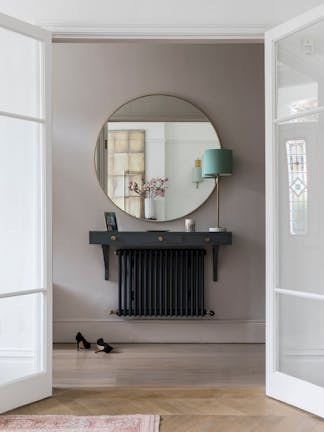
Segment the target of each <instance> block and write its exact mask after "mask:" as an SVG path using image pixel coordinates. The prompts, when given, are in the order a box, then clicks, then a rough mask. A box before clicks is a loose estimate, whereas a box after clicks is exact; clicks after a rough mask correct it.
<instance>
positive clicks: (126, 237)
mask: <svg viewBox="0 0 324 432" xmlns="http://www.w3.org/2000/svg"><path fill="white" fill-rule="evenodd" d="M89 243H90V244H99V245H101V246H102V250H103V256H104V264H105V279H106V280H109V248H110V246H112V247H114V248H116V249H118V248H123V249H125V248H143V249H144V248H147V249H149V248H154V249H157V248H158V249H160V248H197V247H212V249H213V280H214V281H217V273H218V271H217V268H218V249H219V246H221V245H230V244H232V233H231V232H176V231H167V232H164V231H159V232H157V231H154V232H152V231H90V232H89Z"/></svg>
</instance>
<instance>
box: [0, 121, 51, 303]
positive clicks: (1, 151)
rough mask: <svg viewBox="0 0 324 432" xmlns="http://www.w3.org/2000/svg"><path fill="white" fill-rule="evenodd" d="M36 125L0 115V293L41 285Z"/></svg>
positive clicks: (39, 135)
mask: <svg viewBox="0 0 324 432" xmlns="http://www.w3.org/2000/svg"><path fill="white" fill-rule="evenodd" d="M42 127H43V126H42V125H40V124H38V123H35V122H29V121H24V120H21V119H14V118H10V117H3V116H0V196H1V202H2V205H1V211H0V238H1V242H0V262H1V263H5V265H2V266H1V271H0V294H1V293H11V292H15V291H26V290H32V289H40V288H43V281H42V271H41V268H42V260H41V247H42V240H41V239H42V230H43V224H42V221H41V204H42V183H43V179H42V171H41V155H42V150H41V145H42ZM0 303H1V299H0Z"/></svg>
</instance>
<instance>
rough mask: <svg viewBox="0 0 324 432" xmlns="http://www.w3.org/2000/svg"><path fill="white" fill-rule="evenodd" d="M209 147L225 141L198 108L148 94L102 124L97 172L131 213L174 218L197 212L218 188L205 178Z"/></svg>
mask: <svg viewBox="0 0 324 432" xmlns="http://www.w3.org/2000/svg"><path fill="white" fill-rule="evenodd" d="M209 148H220V142H219V139H218V136H217V133H216V131H215V129H214V127H213V126H212V124H211V123H210V122H209V120H208V118H207V117H206V116H205V114H204V113H202V112H201V111H200V110H199V109H198V108H196V107H195V106H193V105H192V104H191V103H189V102H187V101H185V100H183V99H180V98H177V97H174V96H166V95H150V96H143V97H141V98H138V99H134V100H132V101H130V102H128V103H126V104H125V105H123V106H122V107H121V108H119V109H118V110H117V111H116V112H115V113H114V114H113V115H112V116H111V117H110V118H109V119H108V120H107V122H106V123H105V124H104V126H103V127H102V129H101V131H100V134H99V137H98V140H97V145H96V151H95V167H96V173H97V177H98V180H99V183H100V185H101V187H102V189H103V190H104V192H105V193H106V194H107V196H108V197H109V198H110V199H111V200H112V201H113V202H114V204H115V205H117V206H118V207H119V208H120V209H122V210H124V211H125V212H126V213H128V214H130V215H132V216H135V217H137V218H142V219H146V220H152V221H168V220H173V219H177V218H180V217H184V216H186V215H187V214H189V213H191V212H193V211H194V210H195V209H197V208H198V207H199V206H200V205H201V204H203V203H204V202H205V201H206V199H207V198H208V197H209V196H210V194H211V193H212V191H213V190H214V186H215V185H214V180H213V179H202V178H201V176H200V171H201V164H200V160H201V157H202V155H203V153H204V151H205V150H206V149H209Z"/></svg>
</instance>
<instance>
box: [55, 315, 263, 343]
mask: <svg viewBox="0 0 324 432" xmlns="http://www.w3.org/2000/svg"><path fill="white" fill-rule="evenodd" d="M78 331H80V332H81V333H83V334H84V336H85V337H86V339H88V340H89V341H91V342H95V341H96V340H97V339H98V338H99V337H103V338H104V339H105V340H107V341H109V342H112V343H264V341H265V322H264V321H254V320H215V319H206V320H204V321H197V320H183V321H182V320H177V321H175V320H134V319H131V320H94V319H83V320H72V319H70V320H68V319H66V320H64V319H58V320H55V321H54V342H56V343H70V342H74V340H75V339H74V338H75V335H76V333H77V332H78Z"/></svg>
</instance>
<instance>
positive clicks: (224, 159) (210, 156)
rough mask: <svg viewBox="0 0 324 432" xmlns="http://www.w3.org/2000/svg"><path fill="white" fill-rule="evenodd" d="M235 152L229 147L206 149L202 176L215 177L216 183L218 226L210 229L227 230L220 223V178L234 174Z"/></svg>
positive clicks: (215, 230) (216, 230)
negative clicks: (228, 148)
mask: <svg viewBox="0 0 324 432" xmlns="http://www.w3.org/2000/svg"><path fill="white" fill-rule="evenodd" d="M232 165H233V154H232V150H227V149H208V150H206V151H205V153H204V156H203V163H202V176H203V177H204V178H215V183H216V201H217V202H216V205H217V212H216V214H217V226H216V227H214V228H209V231H213V232H219V231H226V228H221V227H220V225H219V190H220V178H221V177H222V176H230V175H232Z"/></svg>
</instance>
